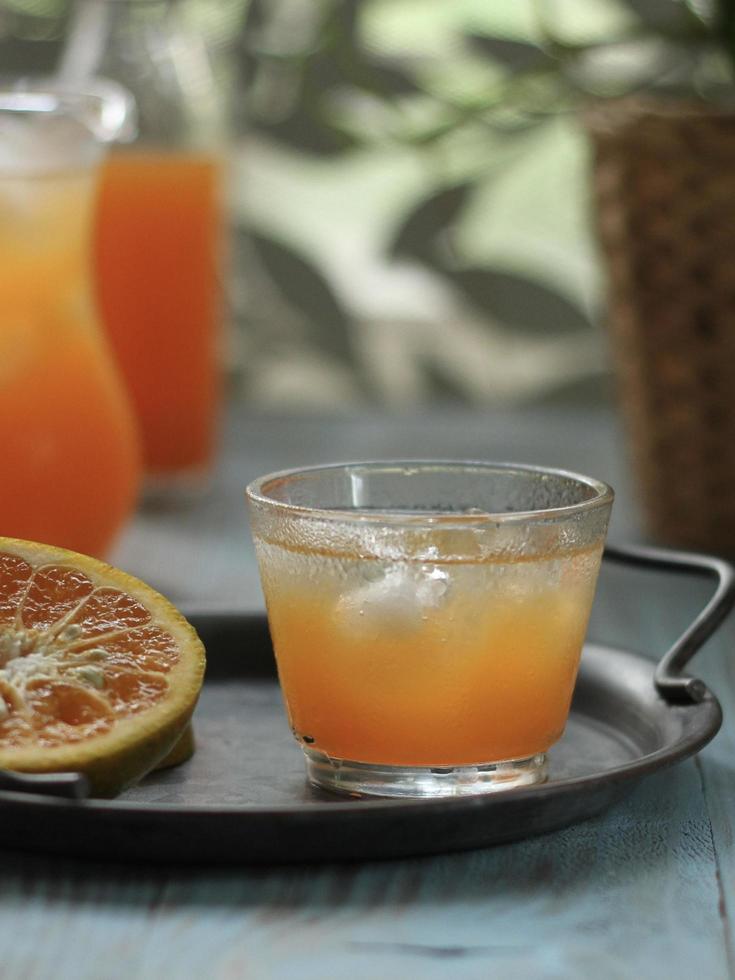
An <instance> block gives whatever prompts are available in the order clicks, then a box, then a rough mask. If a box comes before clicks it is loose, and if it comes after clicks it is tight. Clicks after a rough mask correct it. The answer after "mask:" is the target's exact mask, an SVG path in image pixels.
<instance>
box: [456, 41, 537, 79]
mask: <svg viewBox="0 0 735 980" xmlns="http://www.w3.org/2000/svg"><path fill="white" fill-rule="evenodd" d="M465 36H466V38H467V40H468V41H469V43H470V47H472V48H474V49H475V50H476V51H478V52H479V53H480V54H484V55H486V56H487V57H489V58H492V60H493V61H497V62H499V63H500V64H501V65H503V67H504V68H507V69H508V70H509V71H514V72H516V71H529V70H530V69H532V68H539V67H540V66H541V65H548V64H551V63H553V61H554V59H553V58H551V57H550V56H549V55H548V54H546V52H545V51H542V50H541V48H539V47H538V46H537V45H535V44H528V43H526V42H524V41H511V40H509V39H508V38H504V37H490V35H489V34H467V35H465Z"/></svg>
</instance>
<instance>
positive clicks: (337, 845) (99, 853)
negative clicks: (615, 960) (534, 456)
mask: <svg viewBox="0 0 735 980" xmlns="http://www.w3.org/2000/svg"><path fill="white" fill-rule="evenodd" d="M606 559H607V560H611V561H617V562H623V563H626V564H629V565H637V566H640V567H644V568H653V569H668V570H671V571H676V572H688V573H694V574H697V575H707V576H711V577H714V578H715V579H716V580H717V582H718V584H717V589H716V592H715V594H714V596H713V598H712V599H711V600H710V602H709V603H708V604H707V606H706V608H705V609H704V610H703V612H702V613H701V614H700V615H699V616H698V617H697V619H696V620H695V621H694V623H692V625H691V626H690V627H689V628H688V629H687V631H686V632H685V634H684V635H683V636H682V637H681V638H680V640H679V641H678V642H677V643H676V644H675V645H674V646H673V647H672V649H671V650H670V651H669V653H668V654H667V655H666V656H665V657H664V658H663V660H662V661H661V662H660V663H659V664H658V665H655V664H654V663H653V662H652V661H650V660H647V659H646V658H644V657H642V656H640V655H637V654H633V653H629V652H626V651H624V650H617V649H613V648H610V647H603V646H598V645H595V644H589V645H588V646H586V648H585V653H584V657H583V660H582V667H581V669H580V673H579V678H578V681H577V686H576V689H575V695H574V701H573V705H572V711H571V716H570V719H569V724H568V727H567V731H566V733H565V735H564V737H563V738H562V739H561V741H560V742H559V743H558V744H557V745H556V746H554V748H553V749H552V750H551V753H550V775H549V780H548V782H547V783H545V784H544V785H541V786H533V787H528V788H520V789H512V790H506V791H502V792H498V793H495V794H491V795H486V796H473V797H462V798H456V799H443V800H411V801H403V800H400V801H399V800H379V799H361V800H345V799H340V798H338V797H333V796H330V795H328V794H326V793H323V792H319V791H316V790H313V789H311V788H309V787H308V786H307V785H306V784H305V779H304V775H303V767H302V760H301V752H300V750H299V748H298V746H297V745H296V744H295V742H294V741H293V740H292V738H291V735H290V732H289V730H288V725H287V723H286V719H285V715H284V712H283V708H282V704H281V697H280V692H279V689H278V685H277V681H276V675H275V667H274V663H273V657H272V651H271V646H270V640H269V637H268V630H267V625H266V622H265V618H264V617H263V616H259V615H254V616H242V615H199V616H196V617H192V621H193V622H194V624H195V626H196V627H197V629H198V630H199V632H200V634H201V636H202V639H203V640H204V643H205V645H206V647H207V650H208V656H209V665H208V671H207V679H206V683H205V685H204V690H203V692H202V697H201V701H200V704H199V706H198V708H197V712H196V715H195V731H196V735H197V742H198V749H197V752H196V754H195V756H194V758H193V759H192V760H191V761H190V762H188V763H185V764H184V765H182V766H180V767H179V768H176V769H171V770H168V771H166V772H161V773H156V774H153V775H151V776H149V777H148V778H147V779H146V780H144V781H143V782H142V783H141V784H139V785H138V786H136V787H134V788H133V789H131V790H129V791H128V792H126V793H125V794H124V795H123V796H122V797H120V798H119V799H116V800H113V801H108V800H95V799H88V798H85V795H86V780H85V779H84V777H82V776H79V775H77V774H74V773H69V774H62V775H56V776H24V775H20V774H16V773H8V772H1V771H0V840H2V844H3V846H4V847H15V848H20V849H24V850H33V851H43V852H53V853H58V854H63V855H67V856H68V855H74V856H80V857H86V858H95V859H103V860H109V859H112V860H125V861H130V860H142V861H147V862H162V863H166V862H176V863H180V864H201V863H227V864H232V863H282V862H313V861H334V860H349V859H356V860H371V859H378V858H392V857H401V856H409V855H418V854H430V853H437V852H444V851H453V850H461V849H466V848H474V847H484V846H486V845H490V844H497V843H501V842H504V841H510V840H514V839H517V838H521V837H527V836H530V835H533V834H539V833H543V832H547V831H551V830H555V829H558V828H560V827H564V826H567V825H569V824H572V823H575V822H577V821H580V820H584V819H587V818H588V817H592V816H594V815H595V814H597V813H599V812H600V811H602V810H603V809H604V808H606V807H607V806H609V805H610V804H611V803H613V802H614V801H616V800H617V799H619V798H620V797H622V796H623V795H624V794H625V793H626V792H628V791H629V790H630V789H631V788H632V787H633V785H634V784H635V783H636V781H637V780H639V779H641V778H642V777H643V776H645V775H647V774H648V773H651V772H653V771H655V770H658V769H660V768H662V767H663V766H667V765H671V764H672V763H675V762H677V761H679V760H680V759H683V758H685V757H686V756H689V755H692V754H693V753H694V752H696V751H697V750H699V749H700V748H702V746H703V745H705V744H706V743H707V742H708V741H709V740H710V739H711V738H712V737H713V736H714V735H715V734H716V732H717V730H718V729H719V727H720V723H721V720H722V714H721V710H720V706H719V704H718V702H717V700H716V699H715V697H714V696H713V695H712V694H711V693H710V691H708V690H707V688H706V687H705V686H704V684H703V683H702V682H701V681H699V680H696V679H694V678H691V677H688V676H686V675H683V674H682V673H681V671H682V668H683V667H684V666H685V664H686V663H687V661H688V660H689V659H690V658H691V656H692V655H693V654H694V653H695V652H696V650H698V649H699V647H700V646H701V644H702V643H703V642H704V640H705V639H706V638H707V637H708V636H710V635H711V633H712V632H713V631H714V630H715V629H716V628H717V626H718V625H719V624H720V623H721V622H722V620H723V619H724V618H725V616H726V615H727V613H728V611H729V610H730V608H731V607H732V605H733V602H735V570H733V568H732V567H731V566H730V565H729V564H727V563H726V562H722V561H719V560H717V559H714V558H708V557H705V556H698V555H684V554H680V553H674V552H669V551H661V550H658V549H649V548H635V549H633V548H625V549H609V550H608V551H607V552H606Z"/></svg>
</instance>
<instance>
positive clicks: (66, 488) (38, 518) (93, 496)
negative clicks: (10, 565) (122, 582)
mask: <svg viewBox="0 0 735 980" xmlns="http://www.w3.org/2000/svg"><path fill="white" fill-rule="evenodd" d="M113 98H115V99H117V100H118V101H119V103H120V105H119V110H120V113H122V112H123V110H124V106H125V101H126V97H125V96H124V94H123V93H122V92H119V91H118V90H117V89H116V87H110V88H107V89H106V90H105V95H104V96H103V95H101V94H92V93H91V92H90V91H87V92H73V91H70V90H63V89H60V88H57V89H54V87H53V85H52V84H49V85H48V86H43V85H41V83H37V84H36V83H34V84H33V85H32V86H31V85H30V83H29V84H28V86H27V87H26V89H25V90H19V89H18V88H16V89H15V90H5V91H0V144H1V145H0V269H1V270H2V273H1V274H0V446H2V455H3V467H2V469H3V477H2V480H0V534H3V535H8V536H13V537H19V538H30V539H34V540H38V541H42V542H46V543H50V544H55V545H62V546H64V547H68V548H71V549H74V550H77V551H82V552H86V553H90V554H95V555H100V554H104V553H105V552H106V551H107V549H108V548H109V546H110V544H111V542H112V540H113V538H114V536H115V534H116V532H117V531H118V530H119V529H120V528H121V526H122V524H123V523H124V521H125V519H126V518H127V517H128V516H129V514H130V513H131V511H132V508H133V506H134V504H135V500H136V493H137V488H138V481H139V448H138V441H137V433H136V429H135V424H134V420H133V417H132V413H131V410H130V406H129V404H128V400H127V397H126V394H125V391H124V387H123V385H122V382H121V380H120V378H119V376H118V373H117V370H116V368H115V365H114V362H113V359H112V356H111V354H110V352H109V349H108V347H107V344H106V342H105V340H104V337H103V334H102V332H101V331H100V329H99V326H98V322H97V319H96V316H95V309H94V304H93V299H92V290H91V282H90V275H89V272H90V269H89V232H90V223H91V217H92V206H93V201H94V189H95V176H96V166H97V163H98V161H99V158H100V157H101V155H102V153H101V146H100V141H101V140H106V139H109V138H112V137H113V136H114V135H115V130H114V129H112V130H106V129H104V127H103V118H104V120H105V126H107V125H109V119H110V116H111V115H112V116H114V115H115V113H114V112H112V113H107V114H105V113H104V112H103V107H104V106H105V105H108V103H109V100H110V99H113ZM113 108H114V107H113Z"/></svg>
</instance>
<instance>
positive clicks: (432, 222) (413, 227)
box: [388, 183, 473, 264]
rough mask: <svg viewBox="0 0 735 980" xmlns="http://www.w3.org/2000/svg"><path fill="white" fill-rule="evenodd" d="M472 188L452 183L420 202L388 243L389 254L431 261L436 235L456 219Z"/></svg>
mask: <svg viewBox="0 0 735 980" xmlns="http://www.w3.org/2000/svg"><path fill="white" fill-rule="evenodd" d="M472 188H473V185H472V184H471V183H463V184H455V185H454V186H452V187H445V188H443V189H442V190H440V191H438V192H437V193H435V194H432V195H431V196H430V197H427V198H425V199H424V200H423V201H421V202H420V203H419V204H418V205H417V206H416V207H415V208H414V209H413V211H411V212H410V214H409V215H408V217H407V218H406V219H405V221H404V222H403V225H402V226H401V227H400V228H399V230H398V232H397V233H396V235H395V237H394V238H393V241H392V242H391V243H390V245H389V246H388V254H389V255H391V256H393V257H394V258H398V257H401V258H405V257H410V258H420V259H424V261H428V262H429V263H430V264H433V253H434V252H435V250H436V244H437V239H438V237H439V236H440V235H441V233H442V232H444V231H446V230H447V228H449V227H450V226H451V225H452V224H453V223H454V222H455V221H456V220H457V219H458V217H459V216H460V214H461V213H462V210H463V208H464V207H465V205H466V203H467V199H468V197H469V195H470V192H471V190H472Z"/></svg>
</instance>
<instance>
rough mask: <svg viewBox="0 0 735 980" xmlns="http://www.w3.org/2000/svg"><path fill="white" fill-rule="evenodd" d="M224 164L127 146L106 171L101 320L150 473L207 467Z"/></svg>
mask: <svg viewBox="0 0 735 980" xmlns="http://www.w3.org/2000/svg"><path fill="white" fill-rule="evenodd" d="M219 172H220V166H219V163H218V161H217V160H216V159H214V158H213V157H211V156H205V155H198V154H194V153H192V154H186V153H173V152H172V153H166V152H160V153H159V152H145V151H129V152H120V153H118V154H113V155H112V156H111V157H110V158H109V159H108V160H107V162H106V164H105V165H104V167H103V171H102V182H101V187H100V194H99V201H98V217H97V230H96V262H97V288H98V293H99V301H100V305H101V311H102V317H103V320H104V323H105V325H106V328H107V331H108V334H109V337H110V340H111V342H112V346H113V348H114V351H115V354H116V356H117V359H118V363H119V365H120V367H121V369H122V372H123V374H124V377H125V380H126V383H127V385H128V389H129V391H130V394H131V397H132V401H133V405H134V408H135V411H136V414H137V417H138V421H139V425H140V429H141V435H142V441H143V455H144V460H145V466H146V469H147V471H148V472H149V473H150V474H151V475H153V476H159V477H163V478H166V477H168V476H176V475H177V474H192V475H196V474H197V473H200V472H203V471H206V469H207V467H208V465H209V463H210V461H211V457H212V452H213V443H214V437H215V422H216V412H217V404H218V398H219V384H218V372H217V352H218V327H219V319H220V304H219V288H218V273H219V268H218V267H219V246H220V201H219Z"/></svg>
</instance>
